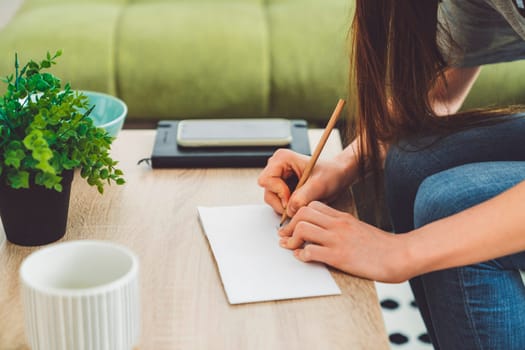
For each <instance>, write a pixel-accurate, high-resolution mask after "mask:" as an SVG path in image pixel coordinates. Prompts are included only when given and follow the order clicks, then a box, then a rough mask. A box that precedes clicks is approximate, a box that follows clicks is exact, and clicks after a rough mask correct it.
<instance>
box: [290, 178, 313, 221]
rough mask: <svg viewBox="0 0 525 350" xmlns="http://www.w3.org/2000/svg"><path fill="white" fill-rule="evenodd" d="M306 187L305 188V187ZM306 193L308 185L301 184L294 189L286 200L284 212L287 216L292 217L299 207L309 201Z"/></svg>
mask: <svg viewBox="0 0 525 350" xmlns="http://www.w3.org/2000/svg"><path fill="white" fill-rule="evenodd" d="M305 187H306V188H305ZM309 197H310V196H309V195H308V187H307V186H303V187H301V188H298V189H297V190H295V192H294V193H293V194H292V195H291V196H290V198H289V200H288V205H287V206H286V214H287V215H288V216H289V217H294V216H295V214H296V213H297V211H298V210H299V209H301V208H302V207H304V206H306V205H308V203H309V202H310V200H309Z"/></svg>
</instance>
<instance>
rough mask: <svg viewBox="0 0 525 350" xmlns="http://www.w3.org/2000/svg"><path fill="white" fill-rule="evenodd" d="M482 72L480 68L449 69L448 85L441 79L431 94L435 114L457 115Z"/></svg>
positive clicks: (447, 73) (446, 75)
mask: <svg viewBox="0 0 525 350" xmlns="http://www.w3.org/2000/svg"><path fill="white" fill-rule="evenodd" d="M480 71H481V68H480V67H451V68H449V69H447V70H446V71H445V80H446V83H445V81H443V79H439V80H438V82H437V84H436V86H434V88H433V89H432V91H431V92H430V94H429V96H430V100H431V101H432V103H433V107H434V112H435V113H436V114H437V115H449V114H454V113H456V112H457V111H458V110H459V109H460V108H461V106H462V105H463V102H464V101H465V99H466V98H467V95H468V93H469V91H470V89H471V88H472V85H474V82H475V81H476V79H477V77H478V76H479V72H480Z"/></svg>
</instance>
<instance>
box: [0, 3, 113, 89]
mask: <svg viewBox="0 0 525 350" xmlns="http://www.w3.org/2000/svg"><path fill="white" fill-rule="evenodd" d="M120 11H121V7H120V6H118V5H113V4H85V3H73V4H60V5H59V4H55V5H49V6H46V7H39V6H37V7H35V8H34V9H31V10H29V9H26V11H24V12H22V13H19V14H18V15H17V16H16V20H13V21H12V22H11V23H10V25H8V26H7V27H6V28H5V29H4V30H3V31H2V32H1V33H0V39H1V40H0V52H1V53H2V56H1V59H0V75H1V76H6V75H8V74H10V73H11V72H13V66H14V54H15V52H18V53H19V58H20V61H21V63H22V62H26V61H27V60H29V59H35V60H39V59H42V58H44V57H45V54H46V52H47V51H50V52H51V53H54V51H56V50H59V49H62V50H63V57H60V58H59V61H58V64H57V66H53V68H52V72H53V73H54V74H55V75H57V76H59V77H60V78H62V80H63V81H64V82H72V86H73V88H82V89H85V90H97V91H106V92H109V93H111V94H115V93H116V89H115V79H114V76H115V61H114V57H115V52H114V50H115V25H116V23H117V19H118V16H119V13H120ZM75 82H81V84H78V85H79V86H76V85H75ZM1 89H5V85H2V86H1Z"/></svg>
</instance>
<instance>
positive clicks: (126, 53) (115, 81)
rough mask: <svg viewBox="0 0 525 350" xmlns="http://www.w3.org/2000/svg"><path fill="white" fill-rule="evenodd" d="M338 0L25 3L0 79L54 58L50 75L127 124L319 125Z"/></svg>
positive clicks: (336, 67)
mask: <svg viewBox="0 0 525 350" xmlns="http://www.w3.org/2000/svg"><path fill="white" fill-rule="evenodd" d="M352 10H353V4H352V2H351V1H347V0H335V1H333V0H332V1H325V0H293V1H290V0H289V1H285V0H208V1H206V0H172V1H169V0H128V1H126V0H97V1H94V0H25V2H24V4H23V5H22V7H21V8H20V10H19V11H18V12H17V14H16V15H15V17H14V18H13V19H12V20H11V21H10V23H9V24H8V25H7V26H6V27H5V28H4V29H3V30H2V31H0V76H6V75H7V74H8V73H9V72H11V71H12V66H13V58H14V52H15V51H18V53H19V56H20V59H21V61H24V60H27V59H30V58H40V57H43V56H44V55H45V53H46V52H47V51H52V52H54V51H55V50H57V49H63V56H62V57H61V58H59V62H58V63H59V64H58V65H57V66H56V68H55V67H54V68H53V72H54V73H55V74H56V75H58V76H60V77H62V78H63V80H65V81H69V82H71V84H72V86H73V88H75V89H84V90H96V91H102V92H108V93H111V94H114V95H117V96H119V97H120V98H122V99H123V100H124V101H125V102H126V103H127V104H128V106H129V117H128V121H130V120H158V119H163V118H172V119H176V118H193V117H229V116H231V117H241V116H242V117H263V116H285V117H300V118H306V119H308V120H310V121H316V120H324V119H325V118H326V116H329V115H330V113H331V111H332V109H333V107H334V106H335V104H336V102H337V99H338V98H339V97H345V96H346V94H347V93H346V91H347V89H346V81H347V69H346V68H347V56H348V50H347V32H348V27H349V24H350V22H351V18H352Z"/></svg>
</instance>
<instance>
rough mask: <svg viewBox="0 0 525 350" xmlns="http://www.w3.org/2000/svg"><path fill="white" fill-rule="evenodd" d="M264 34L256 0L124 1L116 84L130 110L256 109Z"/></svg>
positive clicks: (255, 112) (186, 113) (262, 82)
mask: <svg viewBox="0 0 525 350" xmlns="http://www.w3.org/2000/svg"><path fill="white" fill-rule="evenodd" d="M267 42H268V40H267V28H266V23H265V16H264V12H263V9H262V7H261V6H259V5H253V4H242V3H237V2H228V3H223V2H216V3H213V4H212V3H206V4H205V3H189V2H172V3H164V2H159V3H147V4H146V3H144V4H134V5H130V6H127V7H126V9H125V11H124V12H123V14H122V17H121V20H120V29H119V41H118V44H117V52H118V55H117V62H118V64H117V66H118V72H117V77H118V90H119V92H120V95H121V97H122V98H123V99H124V100H125V101H126V102H127V103H128V105H129V110H130V116H133V115H135V116H148V115H149V114H151V113H152V111H153V110H155V114H156V117H160V118H170V117H173V116H179V117H210V116H215V117H217V116H219V117H220V116H226V117H227V116H246V115H252V116H262V115H264V114H266V110H267V105H268V96H269V84H268V81H269V78H268V77H269V65H268V56H269V54H268V47H267Z"/></svg>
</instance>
